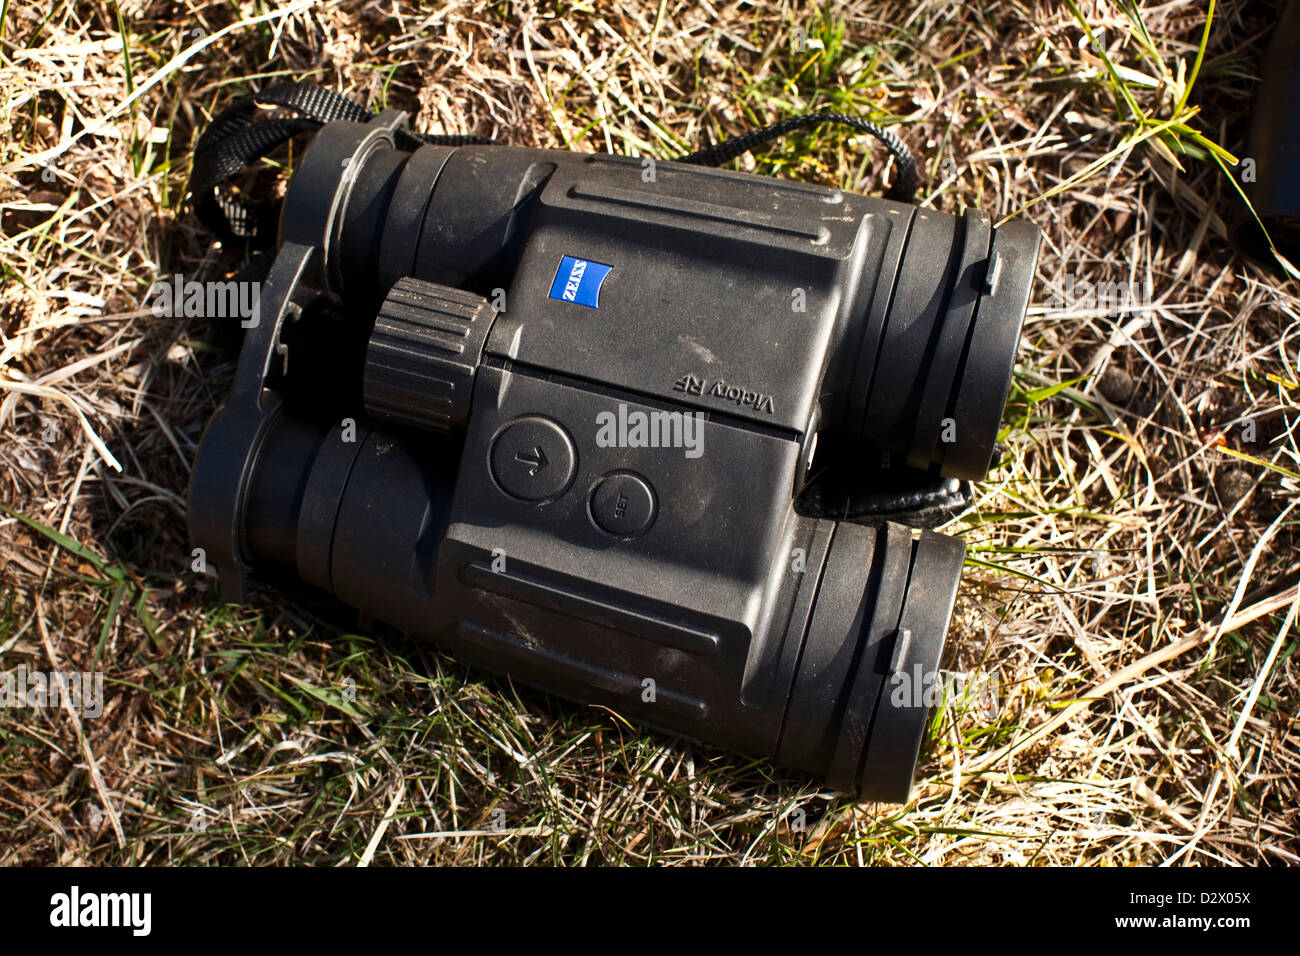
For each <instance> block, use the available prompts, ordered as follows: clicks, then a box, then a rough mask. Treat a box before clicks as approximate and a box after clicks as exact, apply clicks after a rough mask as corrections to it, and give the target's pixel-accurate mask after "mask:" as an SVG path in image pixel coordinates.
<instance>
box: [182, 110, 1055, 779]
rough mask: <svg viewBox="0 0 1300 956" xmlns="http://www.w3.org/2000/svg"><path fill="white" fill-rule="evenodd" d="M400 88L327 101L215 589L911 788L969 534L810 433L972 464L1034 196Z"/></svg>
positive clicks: (1003, 380)
mask: <svg viewBox="0 0 1300 956" xmlns="http://www.w3.org/2000/svg"><path fill="white" fill-rule="evenodd" d="M404 122H405V117H404V115H403V114H400V113H395V112H392V111H389V112H385V113H381V114H379V116H378V117H377V118H376V119H375V120H372V121H371V122H370V123H367V124H353V123H342V122H340V123H333V124H329V125H327V126H325V127H324V128H323V129H322V130H321V131H320V132H319V133H318V134H317V137H316V139H315V141H314V142H313V144H312V146H311V147H310V149H309V150H308V151H307V152H306V153H305V155H304V157H303V159H302V162H301V165H300V167H299V169H298V170H297V172H296V173H295V175H294V178H293V181H292V183H291V184H290V188H289V191H288V193H287V195H286V198H285V203H284V207H283V211H282V215H281V225H280V236H279V251H278V254H277V257H276V260H275V263H274V264H273V266H272V269H271V272H270V274H269V275H268V277H267V281H266V283H265V286H264V290H263V294H262V301H263V310H262V313H263V319H264V321H263V323H262V325H261V326H259V327H257V328H254V329H251V330H250V331H249V334H248V336H247V338H246V341H245V344H244V347H243V351H242V353H241V356H240V362H239V366H238V368H237V371H236V378H235V384H234V389H233V391H232V396H231V399H230V401H228V402H227V403H226V404H225V405H224V406H223V407H222V408H221V409H219V410H218V412H217V413H216V415H215V416H214V418H213V421H212V422H211V423H210V425H209V428H208V431H207V432H206V434H205V436H204V439H203V442H202V445H201V447H200V451H199V456H198V460H197V461H196V463H195V467H194V472H193V478H192V481H191V488H190V502H189V521H190V531H191V537H192V539H193V541H194V543H195V544H196V545H198V546H201V547H203V548H204V549H205V551H206V553H207V554H208V555H209V562H210V563H211V564H213V565H215V568H216V570H217V571H218V573H219V575H220V577H221V581H222V586H223V590H224V591H225V592H226V595H227V597H229V598H231V599H234V600H241V599H243V596H244V593H245V586H246V579H247V578H248V577H249V576H252V577H254V578H259V579H265V580H274V581H284V580H292V581H296V582H302V583H304V584H306V585H308V586H311V587H313V588H316V589H319V590H320V591H323V592H327V593H329V594H331V595H334V596H335V597H337V598H339V599H340V600H342V601H343V602H345V603H346V604H348V605H351V606H353V607H355V608H358V609H360V610H362V611H363V612H365V613H367V614H370V615H372V616H374V617H376V618H378V619H380V620H383V621H385V622H387V623H389V624H392V625H394V626H396V627H398V628H400V629H402V630H404V631H407V632H409V633H411V634H414V635H417V636H420V637H424V638H428V639H431V640H434V641H436V642H437V643H439V644H440V645H441V646H443V647H445V648H447V649H448V650H450V651H452V652H454V653H455V654H456V655H457V656H458V657H461V658H463V659H465V660H467V661H471V662H474V663H476V664H478V665H480V666H482V667H484V668H487V669H490V670H494V671H499V672H505V673H509V674H511V675H512V676H514V677H517V678H518V679H520V680H523V681H525V682H527V683H530V684H533V685H535V686H538V687H541V688H544V689H546V690H548V691H551V692H553V693H555V694H558V695H560V696H563V697H566V698H570V699H573V700H577V701H581V702H583V703H593V704H600V705H604V706H607V707H609V708H611V709H614V710H616V711H618V712H619V713H623V714H626V715H627V716H629V717H632V718H634V719H636V720H638V721H639V722H641V723H643V724H645V725H647V726H651V727H657V728H662V729H665V730H668V731H671V732H674V733H678V734H682V735H684V736H687V737H690V738H693V739H698V740H701V741H705V742H708V743H711V744H715V745H720V746H723V747H727V748H730V749H734V750H737V751H741V752H744V753H748V754H752V755H755V756H761V757H766V758H770V759H773V760H775V761H776V762H777V763H779V764H781V765H783V766H787V767H792V768H795V769H799V770H803V771H807V772H809V773H812V774H816V775H819V776H824V777H825V778H826V779H827V781H828V783H829V784H830V785H831V786H832V787H834V788H836V789H839V790H842V791H845V792H850V793H854V794H858V795H861V796H863V797H865V798H868V799H877V800H890V801H902V800H906V799H907V796H908V793H909V790H910V787H911V781H912V776H913V773H914V768H915V763H916V759H917V754H918V752H919V748H920V746H921V743H922V740H923V737H924V734H925V730H926V727H927V723H928V714H929V706H930V705H931V704H933V703H934V686H935V682H936V680H937V674H938V668H939V666H940V661H941V655H942V652H943V646H944V640H945V635H946V632H947V628H948V623H949V618H950V616H951V613H952V609H953V604H954V601H955V596H956V589H957V584H958V581H959V578H960V572H961V567H962V562H963V557H964V547H963V545H962V544H961V542H960V541H959V540H957V539H955V538H950V537H947V536H944V535H940V534H936V533H933V532H929V531H922V532H920V534H919V536H918V535H914V533H913V532H912V531H911V530H910V529H908V528H907V527H905V526H903V525H901V524H892V523H885V524H882V525H880V526H878V527H867V526H863V525H860V524H855V523H852V522H849V521H839V520H834V516H831V517H827V516H819V515H813V514H805V513H801V512H800V510H799V508H798V507H797V506H796V502H797V498H798V494H799V492H800V490H801V489H802V488H803V487H804V486H805V483H806V481H807V480H808V477H809V474H810V471H811V470H812V469H813V468H814V467H815V465H816V458H815V456H816V447H817V439H818V437H819V436H820V435H825V436H833V437H834V440H835V442H836V443H837V446H838V447H845V446H847V447H851V448H858V449H861V452H860V453H861V454H862V455H863V456H864V458H865V457H867V456H871V457H872V459H873V461H875V460H879V459H880V456H881V455H882V454H884V455H887V456H896V458H897V462H898V465H897V466H898V467H899V468H901V469H907V468H911V469H917V474H918V475H920V474H922V473H928V474H930V475H943V476H950V477H954V478H972V477H982V476H983V474H984V473H985V471H986V470H987V468H988V465H989V461H990V458H991V455H992V453H993V447H994V442H995V438H996V435H997V430H998V426H999V423H1000V419H1001V413H1002V409H1003V404H1004V403H1005V399H1006V394H1007V390H1008V387H1009V382H1010V376H1011V369H1012V364H1013V361H1014V353H1015V347H1016V343H1017V340H1018V337H1019V332H1020V325H1021V322H1022V321H1023V317H1024V313H1025V309H1026V306H1027V303H1028V298H1029V293H1030V286H1031V283H1032V279H1033V273H1034V265H1035V260H1036V257H1037V248H1038V233H1037V230H1036V229H1035V228H1034V227H1033V226H1031V225H1028V224H1024V223H1010V224H1007V225H1004V226H1001V227H998V228H994V227H993V226H992V224H991V222H990V221H989V219H988V217H987V216H985V215H983V214H982V213H978V212H973V211H972V212H967V213H965V214H964V215H962V216H951V215H947V214H944V213H939V212H935V211H932V210H925V209H919V208H916V207H913V206H910V205H907V204H903V203H897V202H889V201H885V200H880V199H870V198H866V197H862V196H858V195H854V194H850V193H847V192H843V191H841V190H836V189H830V188H825V187H819V186H811V185H806V184H801V183H792V182H784V181H780V180H775V179H769V178H764V177H758V176H750V175H745V174H740V173H731V172H723V171H717V170H712V169H703V168H698V167H694V166H686V165H681V164H676V163H670V162H658V163H656V162H652V161H649V160H639V159H631V158H625V157H614V156H604V155H581V154H574V153H566V152H560V151H553V150H538V149H524V148H514V147H496V146H488V147H458V148H452V147H441V146H423V147H421V148H419V149H416V150H415V151H414V152H406V151H403V150H400V149H397V148H396V147H395V146H394V142H393V135H392V134H393V130H394V129H397V128H398V127H400V126H401V125H403V124H404ZM326 315H328V316H331V318H328V319H327V318H324V316H326ZM286 353H287V356H288V360H287V363H285V362H284V361H283V360H284V358H285V356H286ZM304 396H306V397H304Z"/></svg>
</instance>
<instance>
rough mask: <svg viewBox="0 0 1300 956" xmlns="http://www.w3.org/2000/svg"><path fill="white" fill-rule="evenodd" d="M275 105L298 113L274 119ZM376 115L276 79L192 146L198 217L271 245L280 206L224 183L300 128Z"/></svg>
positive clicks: (463, 139)
mask: <svg viewBox="0 0 1300 956" xmlns="http://www.w3.org/2000/svg"><path fill="white" fill-rule="evenodd" d="M277 108H278V109H279V110H289V111H292V112H293V113H296V114H298V115H297V116H294V117H290V118H283V117H275V118H272V117H271V114H272V112H273V111H274V110H275V109H277ZM373 115H374V114H373V113H371V112H370V111H369V110H368V109H366V108H365V107H364V106H362V105H361V104H360V103H357V102H355V101H353V100H350V99H348V98H347V97H346V96H340V95H339V94H338V93H335V92H334V91H333V90H327V89H325V88H324V87H320V86H317V85H316V84H315V83H278V84H276V85H275V86H271V87H268V88H267V89H265V90H262V91H261V92H258V93H254V94H253V95H251V96H245V97H244V98H242V99H240V100H237V101H236V102H234V103H233V104H231V105H230V106H228V107H226V109H224V110H222V111H221V112H220V113H218V114H217V115H216V116H215V117H213V119H212V122H211V123H209V124H208V128H207V129H206V130H204V131H203V135H202V136H200V137H199V141H198V143H197V144H196V145H195V147H194V166H193V169H192V170H191V172H190V186H189V188H190V194H191V196H192V197H193V201H194V212H195V214H196V215H197V216H198V218H199V221H200V222H202V223H203V225H204V226H206V227H207V228H208V229H209V230H211V231H212V232H213V233H215V234H216V235H218V236H220V237H221V238H222V239H223V240H227V241H229V240H240V239H242V240H248V241H249V242H251V243H252V244H254V245H257V246H266V245H268V244H269V243H270V242H271V241H273V239H274V236H275V222H276V217H277V215H278V211H277V210H276V208H275V207H274V206H273V205H271V204H261V205H258V206H251V205H249V204H248V203H245V202H242V201H241V200H239V199H236V198H234V197H233V196H230V195H225V194H223V193H222V192H221V190H220V187H221V186H224V185H226V184H227V183H229V182H231V181H232V180H233V179H234V178H235V177H236V176H238V175H239V174H240V173H242V172H243V171H244V170H246V169H248V168H249V166H251V165H252V164H253V163H255V162H256V161H257V160H259V159H261V158H262V157H263V156H266V155H267V154H268V153H270V152H271V151H272V150H274V149H275V148H276V147H277V146H280V145H281V144H283V143H286V142H288V141H289V140H290V139H292V138H293V137H294V136H297V135H298V134H299V133H306V132H314V131H315V130H318V129H320V128H321V127H322V126H324V125H325V124H326V123H332V122H334V121H335V120H346V121H347V122H350V123H364V122H366V121H367V120H369V119H370V118H371V117H372V116H373ZM262 117H266V118H262ZM395 139H396V142H397V145H398V146H399V147H400V148H402V149H415V148H416V147H417V146H421V145H424V144H426V143H429V144H433V145H439V146H468V145H470V144H476V143H482V144H487V143H494V142H496V141H495V140H492V139H488V138H486V137H483V136H430V135H427V134H423V133H406V132H402V131H399V132H398V134H397V136H396V137H395Z"/></svg>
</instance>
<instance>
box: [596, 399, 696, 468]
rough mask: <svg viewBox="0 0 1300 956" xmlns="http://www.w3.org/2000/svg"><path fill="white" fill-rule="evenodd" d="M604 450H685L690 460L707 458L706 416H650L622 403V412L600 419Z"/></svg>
mask: <svg viewBox="0 0 1300 956" xmlns="http://www.w3.org/2000/svg"><path fill="white" fill-rule="evenodd" d="M596 445H597V446H598V447H600V448H681V449H684V451H685V455H686V457H687V458H699V457H700V456H701V455H702V454H704V413H703V412H664V411H653V412H647V411H642V410H641V409H637V408H633V409H629V408H628V407H627V405H626V403H624V402H619V404H618V412H617V413H615V412H611V411H603V412H599V413H598V414H597V415H596Z"/></svg>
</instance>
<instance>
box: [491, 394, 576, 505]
mask: <svg viewBox="0 0 1300 956" xmlns="http://www.w3.org/2000/svg"><path fill="white" fill-rule="evenodd" d="M491 464H492V477H493V478H494V479H496V483H497V485H498V486H499V487H500V488H501V490H502V491H504V492H505V493H506V494H508V495H510V496H511V497H514V498H519V499H521V500H523V501H537V502H545V501H550V500H551V499H553V498H558V497H559V496H560V495H561V494H563V493H564V492H565V491H566V490H567V489H568V487H569V484H570V483H571V482H572V481H573V476H574V473H575V472H576V471H577V470H578V453H577V450H576V449H575V448H574V445H573V439H572V438H570V437H569V433H568V432H566V431H565V430H564V428H563V427H562V426H561V425H560V424H559V423H558V422H555V421H552V420H551V419H549V418H543V417H542V416H540V415H527V416H525V417H523V418H516V419H515V420H514V421H512V422H511V423H510V424H509V425H507V426H506V427H505V428H503V429H502V430H501V431H500V432H498V433H497V437H496V440H495V441H494V442H493V443H492V453H491Z"/></svg>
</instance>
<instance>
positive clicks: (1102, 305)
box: [1043, 272, 1151, 315]
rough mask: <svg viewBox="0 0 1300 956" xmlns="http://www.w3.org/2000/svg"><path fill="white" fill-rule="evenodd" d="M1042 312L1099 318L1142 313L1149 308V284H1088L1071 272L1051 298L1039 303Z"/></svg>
mask: <svg viewBox="0 0 1300 956" xmlns="http://www.w3.org/2000/svg"><path fill="white" fill-rule="evenodd" d="M1043 308H1044V309H1046V310H1047V311H1048V312H1056V311H1063V310H1067V309H1068V310H1072V311H1073V310H1078V309H1084V310H1088V311H1092V310H1097V311H1099V312H1101V314H1103V315H1120V314H1122V313H1125V312H1145V311H1147V310H1149V309H1150V308H1151V283H1150V281H1146V282H1136V281H1135V282H1123V281H1121V282H1111V281H1106V282H1090V281H1089V280H1087V279H1080V278H1077V277H1076V276H1075V275H1074V273H1073V272H1071V273H1068V274H1067V275H1066V276H1065V284H1064V285H1061V286H1054V287H1053V291H1052V295H1051V296H1049V297H1048V298H1047V300H1046V301H1045V302H1044V303H1043Z"/></svg>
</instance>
